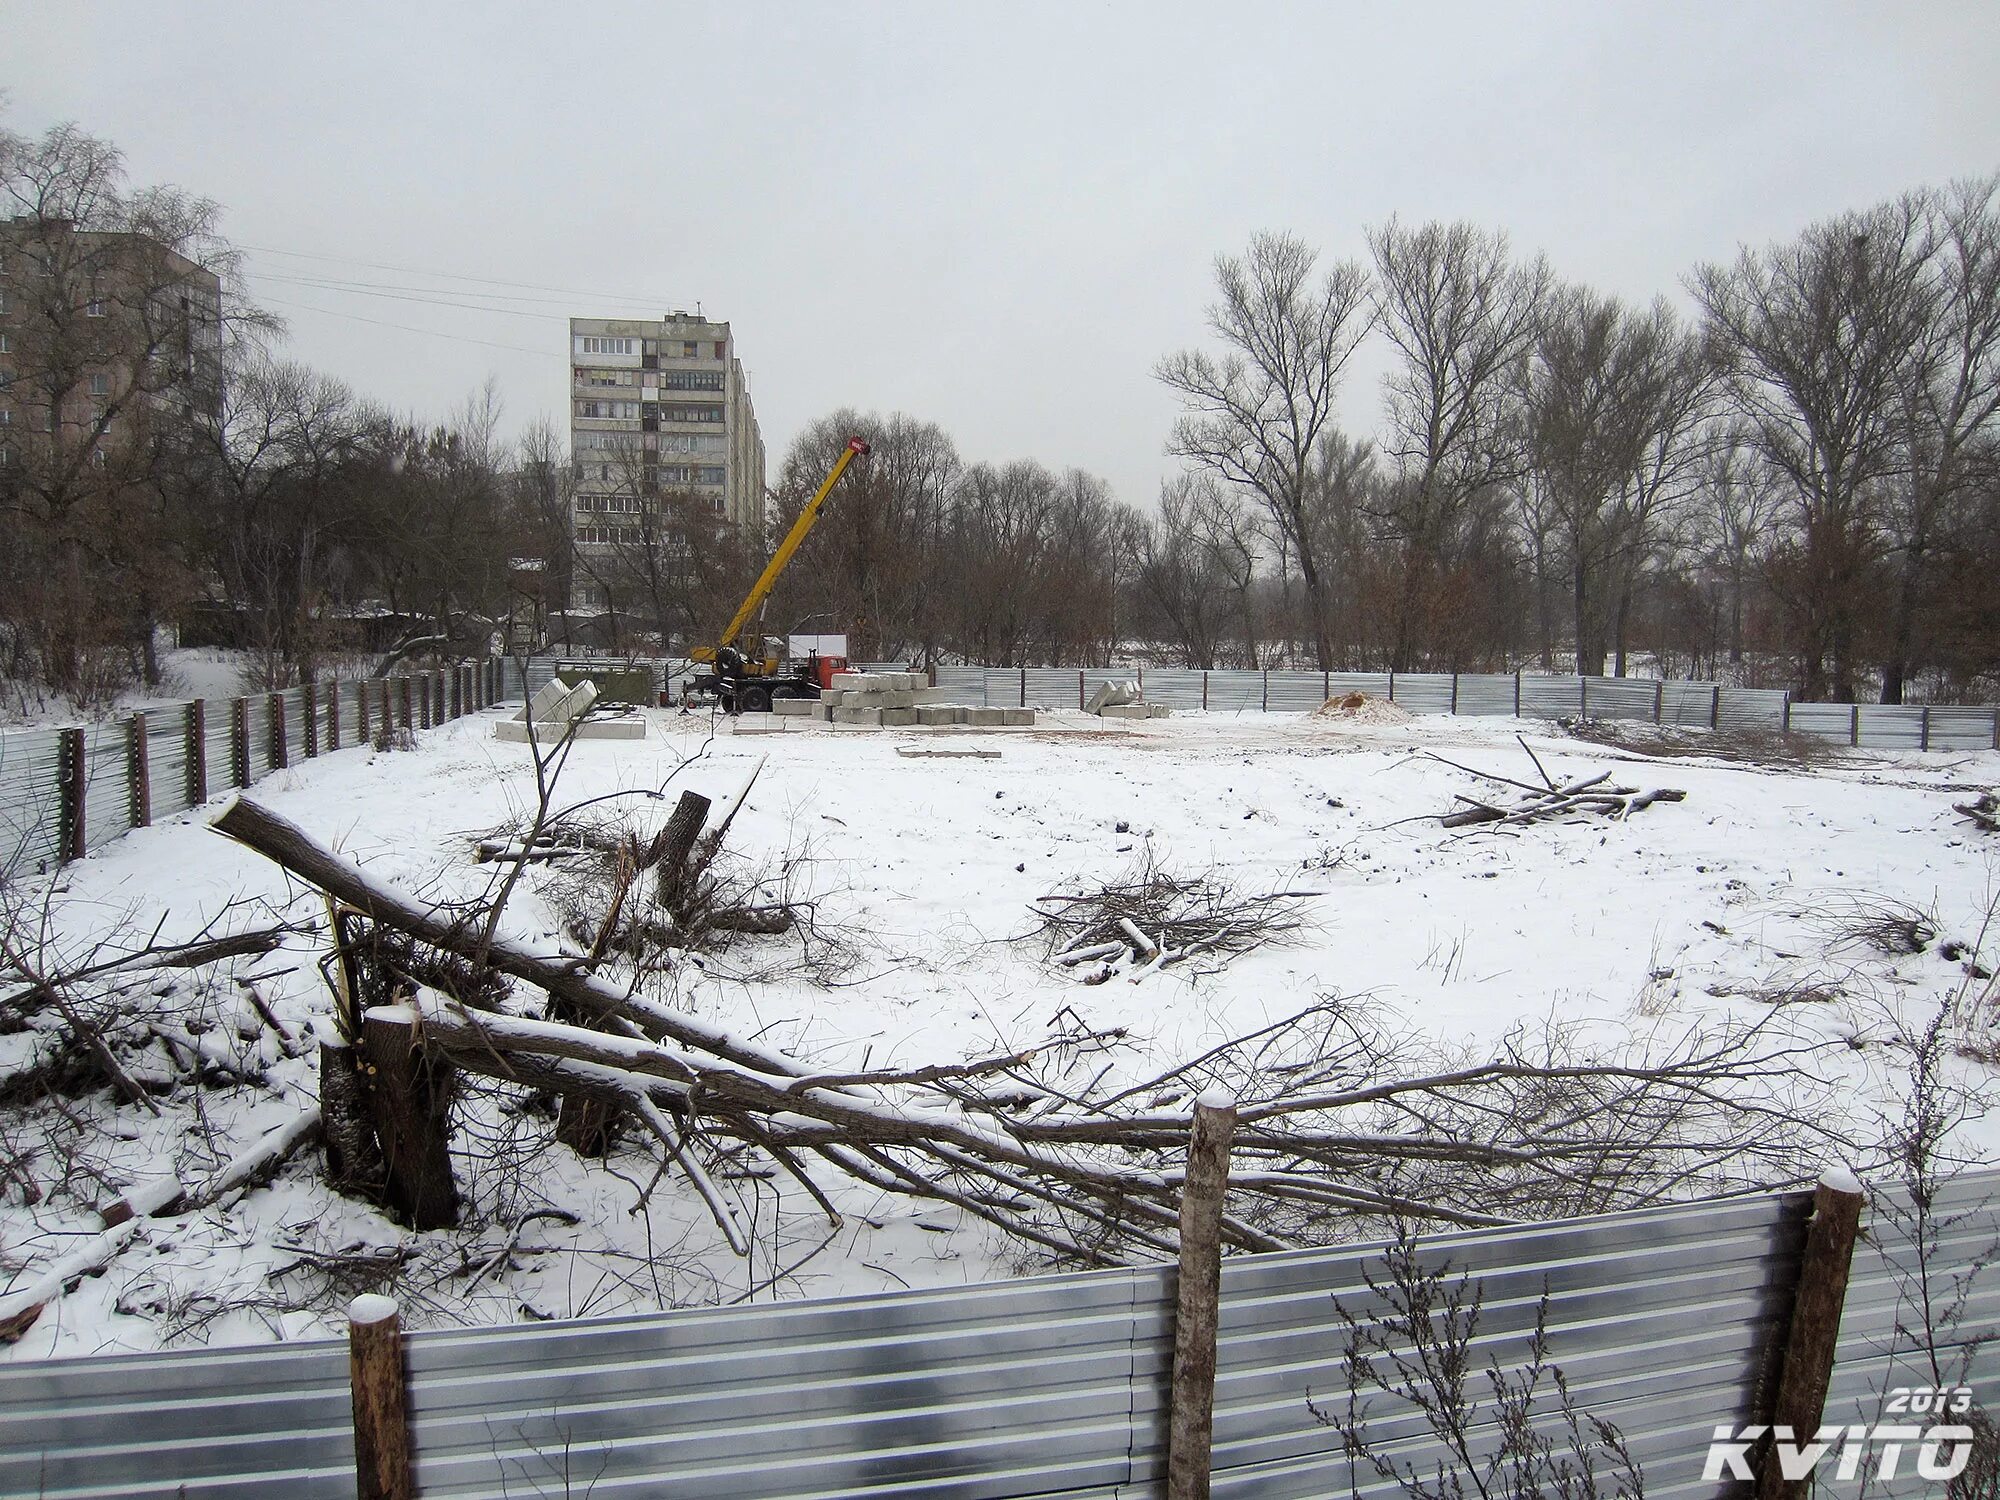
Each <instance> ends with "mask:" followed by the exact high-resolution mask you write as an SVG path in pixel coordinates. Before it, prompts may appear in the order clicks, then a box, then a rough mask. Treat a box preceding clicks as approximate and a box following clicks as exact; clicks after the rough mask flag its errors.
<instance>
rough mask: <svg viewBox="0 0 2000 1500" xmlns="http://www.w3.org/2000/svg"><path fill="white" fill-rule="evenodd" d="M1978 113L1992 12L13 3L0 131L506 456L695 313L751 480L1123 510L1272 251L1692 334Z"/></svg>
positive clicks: (1957, 138)
mask: <svg viewBox="0 0 2000 1500" xmlns="http://www.w3.org/2000/svg"><path fill="white" fill-rule="evenodd" d="M1996 78H2000V5H1995V4H1992V3H1991V0H1987V3H1983V4H1976V3H1967V4H1943V3H1937V4H1897V5H1887V4H1885V5H1876V6H1852V5H1835V4H1827V3H1810V4H1804V3H1802V4H1765V5H1758V4H1745V3H1731V4H1659V3H1652V4H1645V5H1639V4H1611V3H1602V0H1597V3H1577V4H1561V5H1558V4H1548V5H1503V4H1466V5H1415V4H1412V5H1401V4H1399V5H1391V4H1387V3H1383V4H1376V5H1369V6H1360V5H1340V4H1310V5H1309V4H1295V5H1258V4H1242V3H1237V4H1210V5H1199V6H1195V5H1166V4H1147V5H1141V4H1130V5H1126V4H1089V3H1071V4H1026V3H1018V0H1010V3H1007V4H1004V5H1002V4H998V3H991V4H986V5H982V6H973V5H970V4H894V5H891V4H881V5H859V4H855V5H840V6H835V5H830V4H829V5H817V6H811V7H808V6H806V5H805V4H802V3H798V4H783V5H780V4H756V3H745V0H726V3H722V0H718V3H710V4H707V5H699V6H693V5H682V4H676V3H666V0H654V3H647V4H624V3H616V0H599V3H595V4H589V5H562V6H556V5H532V6H530V5H507V4H494V3H481V4H454V5H443V4H437V5H430V4H422V3H415V0H408V3H395V4H356V3H351V0H349V3H343V4H339V5H323V4H322V5H314V6H304V5H295V4H290V3H283V0H279V3H265V4H250V3H247V0H246V3H241V4H227V5H225V4H191V3H176V4H169V5H163V4H159V3H156V0H154V3H116V0H94V3H91V4H87V5H85V4H59V3H52V0H0V88H4V89H5V90H6V91H7V93H8V95H9V96H10V105H9V108H8V109H7V111H6V114H5V115H4V116H0V123H4V124H5V125H6V127H7V128H10V129H12V130H15V131H17V132H23V133H32V132H39V131H40V130H42V129H43V128H45V127H46V126H48V125H49V124H51V123H53V122H56V121H59V120H75V121H77V122H78V123H80V124H81V125H83V126H84V127H85V128H86V129H88V130H90V131H92V132H94V133H96V134H99V135H103V136H107V137H109V138H111V139H112V140H114V141H115V142H116V143H117V144H118V145H119V146H121V147H122V148H123V149H124V151H125V153H126V156H127V158H128V161H129V165H130V168H131V174H132V177H133V179H134V180H135V181H138V182H172V183H176V184H179V185H181V186H183V187H185V188H188V189H190V190H192V191H194V192H198V193H201V194H205V195H207V196H209V197H212V198H215V199H217V200H218V201H220V202H221V203H222V204H223V205H224V206H225V208H226V210H227V217H226V219H225V227H226V230H227V232H228V234H229V235H230V237H231V238H232V239H234V240H235V241H236V242H237V243H238V244H240V245H241V246H243V247H244V248H245V249H246V251H247V259H248V263H249V267H250V270H251V272H252V290H253V292H254V293H255V294H256V295H257V296H258V297H259V299H260V300H262V301H264V302H266V303H267V305H270V306H272V307H273V308H274V310H276V311H278V312H280V313H281V314H282V315H283V316H284V317H285V318H286V319H287V320H288V321H289V323H290V329H291V331H290V336H289V339H288V341H287V345H286V352H287V353H288V354H289V355H290V357H293V358H296V359H300V360H304V361H306V362H308V363H310V364H313V365H315V366H318V367H320V368H322V369H325V370H327V371H330V372H332V373H334V374H336V375H338V376H340V377H342V378H343V379H345V380H347V381H349V382H350V383H352V384H353V385H354V386H355V387H356V388H358V389H359V390H361V391H362V392H363V393H365V394H367V395H370V396H373V397H375V398H377V399H378V400H381V401H383V402H385V403H387V404H389V405H390V406H392V407H394V408H396V409H398V410H401V411H405V412H414V413H418V414H422V415H426V416H433V417H434V416H437V415H441V414H443V413H444V412H446V411H447V410H448V409H449V408H450V407H452V406H453V405H455V404H457V403H458V402H460V401H462V400H463V398H464V397H465V396H466V394H467V393H468V392H470V391H471V390H472V389H473V388H475V387H476V386H478V385H479V384H480V383H481V382H482V381H484V380H485V379H486V378H487V376H488V375H489V374H491V375H493V376H495V377H497V379H498V381H499V385H500V389H501V393H502V397H503V399H504V402H505V405H506V415H507V421H508V424H509V427H510V430H518V429H519V427H521V426H522V425H524V424H525V423H526V422H528V421H529V420H531V419H533V418H535V417H537V416H540V415H543V414H547V415H550V416H553V417H557V418H560V417H561V415H562V413H563V409H564V405H565V402H566V400H567V386H566V378H565V371H566V357H565V353H564V350H565V332H566V330H565V324H564V320H565V319H566V318H567V317H568V316H569V315H571V314H572V313H574V314H579V315H600V316H619V315H624V316H635V317H657V316H658V315H659V314H660V313H662V312H663V311H665V310H666V309H667V308H669V307H683V306H685V307H692V306H693V305H695V304H697V303H699V304H700V306H701V307H702V309H703V310H704V311H705V312H706V313H708V314H709V315H710V316H712V317H723V318H727V319H729V320H730V321H731V322H732V323H733V324H734V326H735V333H736V338H737V344H738V349H739V352H740V353H741V355H742V358H743V360H744V363H745V365H746V367H747V368H748V370H749V372H750V378H751V385H752V390H753V393H754V395H755V398H756V402H757V410H758V414H759V417H760V419H761V421H762V425H763V431H764V439H765V442H766V444H767V446H768V448H769V450H770V459H771V465H772V470H773V475H774V477H775V472H776V469H777V466H778V464H779V462H780V461H781V459H782V456H783V453H784V450H785V447H786V445H787V444H788V443H789V441H790V440H791V438H792V436H793V435H794V434H795V433H796V432H797V431H798V429H799V427H800V426H801V425H802V424H804V423H805V422H808V421H810V420H812V419H813V418H814V417H816V416H818V415H820V414H822V413H824V412H827V411H830V410H832V409H834V408H836V407H839V406H843V405H851V406H855V407H859V408H862V409H864V410H868V409H873V410H879V411H885V412H886V411H891V410H901V411H906V412H910V413H913V414H915V415H919V416H923V417H927V418H930V419H933V420H935V421H937V422H939V423H941V424H942V425H943V426H944V427H945V428H946V429H947V430H948V431H949V432H951V433H952V435H953V436H954V437H955V438H956V439H957V441H958V444H959V447H960V450H961V451H962V452H963V453H964V454H965V455H966V456H967V457H968V458H972V459H994V460H1004V459H1010V458H1016V457H1033V458H1038V459H1040V460H1042V461H1044V462H1046V463H1048V464H1051V465H1056V466H1061V465H1070V464H1075V465H1080V466H1082V467H1084V468H1087V469H1090V470H1092V471H1094V472H1096V473H1098V474H1101V475H1103V476H1104V477H1105V478H1107V479H1108V480H1110V481H1111V483H1112V484H1113V486H1114V487H1115V488H1116V490H1117V492H1118V493H1119V495H1120V496H1121V497H1122V498H1124V499H1127V500H1131V501H1135V502H1139V503H1150V501H1151V500H1152V498H1153V496H1154V494H1155V492H1156V490H1157V487H1158V484H1159V480H1160V478H1161V476H1162V475H1163V474H1164V473H1166V472H1168V470H1169V469H1170V467H1171V462H1170V460H1168V459H1166V458H1165V457H1163V455H1162V444H1163V442H1164V440H1165V437H1166V434H1167V430H1168V428H1169V426H1170V425H1171V422H1172V419H1173V415H1174V411H1175V407H1174V403H1173V400H1172V398H1171V397H1169V396H1168V395H1167V394H1166V393H1165V392H1164V391H1163V390H1162V389H1161V388H1160V387H1159V386H1158V385H1157V383H1156V382H1155V381H1154V380H1153V379H1152V377H1151V374H1150V371H1151V369H1152V367H1153V365H1154V363H1155V361H1156V360H1157V359H1158V358H1159V357H1160V356H1161V355H1162V354H1164V353H1166V352H1168V351H1170V350H1172V349H1174V348H1177V347H1180V346H1182V345H1185V344H1188V343H1192V342H1198V341H1199V340H1200V339H1201V337H1202V334H1203V325H1202V313H1203V308H1204V307H1205V305H1206V304H1207V302H1208V300H1209V295H1210V281H1211V274H1212V273H1211V262H1212V260H1213V258H1214V257H1215V255H1216V254H1217V253H1218V252H1226V251H1234V250H1237V249H1240V248H1241V247H1242V245H1243V244H1244V243H1245V242H1246V241H1247V240H1248V238H1249V237H1250V235H1252V234H1253V233H1255V232H1256V231H1258V230H1260V229H1290V230H1292V231H1295V232H1296V233H1298V234H1299V235H1301V236H1303V237H1304V238H1305V239H1307V240H1308V241H1309V242H1310V243H1312V244H1314V245H1315V246H1317V247H1319V248H1320V249H1321V250H1322V252H1323V253H1324V254H1325V255H1327V256H1329V257H1349V256H1361V255H1363V254H1365V249H1366V247H1365V243H1364V240H1363V234H1364V231H1365V230H1366V229H1367V228H1368V227H1369V226H1372V225H1377V224H1380V223H1381V222H1383V221H1384V220H1385V219H1387V218H1388V217H1389V216H1390V215H1392V214H1396V215H1400V216H1402V217H1403V218H1404V219H1405V220H1422V219H1428V218H1460V217H1463V218H1469V219H1472V220H1475V221H1477V222H1479V223H1481V224H1484V225H1489V226H1493V227H1497V228H1503V229H1505V230H1506V231H1507V232H1508V233H1509V234H1510V235H1511V236H1512V239H1513V241H1514V243H1515V245H1516V246H1517V247H1518V248H1520V249H1521V250H1523V251H1535V250H1541V251H1546V252H1547V253H1548V255H1549V257H1550V259H1551V260H1552V261H1553V263H1554V265H1555V267H1556V269H1557V271H1558V272H1559V273H1561V274H1562V275H1564V276H1567V277H1571V278H1575V279H1579V280H1585V281H1589V282H1592V283H1594V284H1596V285H1598V286H1599V287H1601V288H1603V289H1606V290H1609V291H1615V292H1618V293H1620V294H1623V295H1626V296H1629V297H1633V298H1648V297H1651V296H1653V295H1655V294H1657V293H1661V292H1665V293H1669V294H1671V295H1674V296H1675V297H1677V298H1679V297H1680V296H1681V293H1680V290H1679V282H1680V277H1681V276H1682V274H1683V273H1684V272H1685V271H1686V270H1687V268H1688V267H1689V266H1691V265H1692V264H1694V263H1695V262H1697V261H1699V260H1703V259H1712V258H1718V257H1727V256H1729V255H1731V254H1733V252H1734V251H1735V249H1736V247H1737V246H1738V245H1739V244H1741V243H1743V242H1746V241H1748V242H1752V243H1763V242H1766V241H1768V240H1771V239H1774V238H1778V237H1782V236H1785V235H1788V234H1790V233H1792V232H1793V231H1795V230H1796V229H1797V228H1799V227H1800V226H1801V225H1803V224H1804V223H1805V222H1807V221H1808V220H1810V219H1812V218H1815V217H1818V216H1821V215H1825V214H1829V213H1832V212H1835V211H1838V210H1841V209H1844V208H1850V207H1858V206H1862V205H1865V204H1867V203H1869V202H1872V201H1874V200H1877V199H1879V198H1882V197H1885V196H1888V195H1891V194H1893V193H1896V192H1898V191H1901V190H1902V189H1904V188H1906V187H1912V186H1915V185H1918V184H1921V183H1926V182H1940V181H1943V180H1945V179H1947V178H1950V177H1953V176H1959V175H1965V174H1970V173H1984V172H1988V171H1992V170H1994V169H1996V168H2000V89H1996V86H1995V80H1996ZM391 268H393V269H391ZM419 273H424V274H419ZM473 278H484V279H483V280H475V279H473ZM328 283H340V285H338V286H335V285H329V284H328ZM501 283H507V284H501ZM514 283H519V284H518V285H517V284H514ZM496 294H497V296H499V297H505V298H514V299H519V300H508V301H501V300H489V299H490V298H492V297H494V296H495V295H496ZM536 299H544V300H536ZM452 302H459V303H477V304H479V306H477V307H454V306H446V305H440V304H444V303H452ZM363 320H367V321H363ZM384 324H389V325H396V326H380V325H384ZM495 346H499V347H495ZM1380 368H1381V367H1380V362H1379V360H1378V361H1374V362H1372V363H1366V364H1364V365H1362V366H1361V367H1360V368H1358V369H1357V372H1356V374H1355V377H1354V379H1353V382H1352V385H1351V388H1350V390H1349V392H1348V398H1347V403H1346V406H1347V416H1348V420H1349V421H1350V423H1352V424H1354V425H1357V426H1361V427H1372V425H1373V423H1374V421H1375V420H1376V417H1377V414H1378V413H1379V410H1380V393H1379V373H1380Z"/></svg>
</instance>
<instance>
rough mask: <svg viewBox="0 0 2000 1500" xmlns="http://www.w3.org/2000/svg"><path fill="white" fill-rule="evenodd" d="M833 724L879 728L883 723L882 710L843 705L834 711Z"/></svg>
mask: <svg viewBox="0 0 2000 1500" xmlns="http://www.w3.org/2000/svg"><path fill="white" fill-rule="evenodd" d="M833 722H834V723H836V724H866V725H868V726H869V727H871V728H879V727H880V725H881V723H882V710H881V709H879V708H849V707H848V706H847V705H846V704H842V705H841V706H840V707H839V708H836V709H835V710H834V711H833Z"/></svg>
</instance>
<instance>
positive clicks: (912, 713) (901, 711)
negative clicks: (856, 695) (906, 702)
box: [882, 708, 917, 726]
mask: <svg viewBox="0 0 2000 1500" xmlns="http://www.w3.org/2000/svg"><path fill="white" fill-rule="evenodd" d="M916 722H917V711H916V710H915V709H914V708H885V709H883V710H882V723H883V724H884V725H885V726H887V725H895V724H914V723H916Z"/></svg>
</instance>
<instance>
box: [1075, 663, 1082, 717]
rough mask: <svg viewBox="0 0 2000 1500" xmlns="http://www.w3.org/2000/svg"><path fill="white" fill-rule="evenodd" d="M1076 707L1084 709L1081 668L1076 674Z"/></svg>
mask: <svg viewBox="0 0 2000 1500" xmlns="http://www.w3.org/2000/svg"><path fill="white" fill-rule="evenodd" d="M1076 706H1077V707H1078V708H1082V707H1083V669H1082V668H1081V667H1079V668H1077V672H1076Z"/></svg>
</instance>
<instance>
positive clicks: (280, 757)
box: [264, 693, 292, 771]
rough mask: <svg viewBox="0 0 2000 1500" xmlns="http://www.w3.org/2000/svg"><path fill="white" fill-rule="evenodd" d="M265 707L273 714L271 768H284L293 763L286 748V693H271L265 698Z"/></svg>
mask: <svg viewBox="0 0 2000 1500" xmlns="http://www.w3.org/2000/svg"><path fill="white" fill-rule="evenodd" d="M264 707H265V709H266V710H268V711H269V713H270V715H271V726H270V729H269V731H268V733H269V735H270V739H271V745H270V750H271V769H272V770H274V771H279V770H283V769H284V768H285V767H286V766H288V765H290V764H291V763H292V759H291V755H290V753H289V752H288V751H287V750H286V748H285V695H284V694H283V693H271V694H269V695H268V696H266V698H265V699H264Z"/></svg>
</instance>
